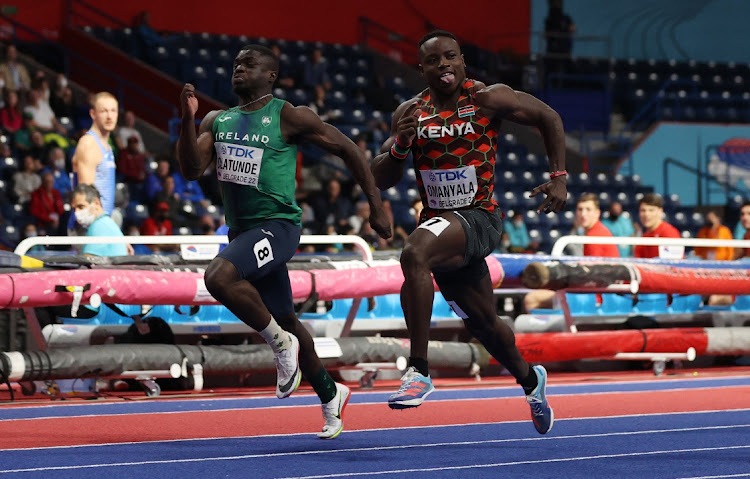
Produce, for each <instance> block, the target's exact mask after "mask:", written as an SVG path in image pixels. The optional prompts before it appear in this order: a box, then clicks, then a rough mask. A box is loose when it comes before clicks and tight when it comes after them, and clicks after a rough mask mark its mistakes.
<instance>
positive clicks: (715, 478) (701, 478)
mask: <svg viewBox="0 0 750 479" xmlns="http://www.w3.org/2000/svg"><path fill="white" fill-rule="evenodd" d="M724 477H750V472H745V473H742V474H724V475H721V476H694V477H681V478H680V479H720V478H724Z"/></svg>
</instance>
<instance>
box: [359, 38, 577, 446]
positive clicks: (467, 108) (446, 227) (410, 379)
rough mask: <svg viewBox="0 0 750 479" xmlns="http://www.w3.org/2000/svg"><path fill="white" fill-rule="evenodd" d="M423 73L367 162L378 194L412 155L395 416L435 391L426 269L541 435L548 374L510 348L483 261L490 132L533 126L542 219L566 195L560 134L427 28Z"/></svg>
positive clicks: (489, 215)
mask: <svg viewBox="0 0 750 479" xmlns="http://www.w3.org/2000/svg"><path fill="white" fill-rule="evenodd" d="M419 60H420V71H421V73H422V76H423V77H424V79H425V80H426V81H427V84H428V88H427V89H426V90H424V91H423V92H422V93H420V94H419V95H417V96H416V97H414V98H413V99H411V100H409V101H406V102H404V103H403V104H402V105H400V106H399V107H398V108H397V109H396V112H395V113H394V116H393V123H392V126H391V136H390V138H388V139H387V140H386V141H385V143H384V144H383V147H382V149H381V154H380V155H378V156H377V157H376V158H375V159H374V160H373V163H372V171H373V174H374V176H375V179H376V182H377V184H378V187H379V188H380V189H381V190H385V189H387V188H390V187H391V186H394V185H395V184H397V183H398V182H399V181H400V180H401V178H402V176H403V171H404V163H405V160H406V158H407V156H408V155H409V153H411V154H412V156H413V158H414V168H415V170H416V171H417V184H418V187H419V193H420V195H421V196H422V202H423V205H424V209H423V211H422V214H421V217H420V225H419V227H418V228H417V229H416V230H415V231H414V232H413V233H412V234H411V235H410V236H409V238H408V240H407V243H406V246H405V247H404V250H403V252H402V254H401V267H402V269H403V272H404V276H405V279H406V281H405V282H404V285H403V287H402V289H401V304H402V307H403V310H404V314H405V316H406V323H407V326H408V328H409V335H410V338H411V357H410V358H409V368H408V369H407V371H406V374H405V375H404V376H403V378H402V386H401V389H399V391H398V392H397V393H395V394H394V395H392V396H391V397H390V398H389V400H388V404H389V406H390V407H391V408H393V409H404V408H410V407H416V406H419V405H420V404H421V403H422V401H423V400H424V398H425V397H427V396H428V395H429V394H430V393H431V392H432V391H433V390H434V388H433V386H432V380H431V378H430V375H429V369H428V366H427V342H428V339H429V328H430V316H431V312H432V299H433V287H432V278H431V276H430V273H431V272H432V273H433V274H434V277H435V281H436V282H437V284H438V286H439V287H440V290H441V292H442V293H443V295H444V296H445V298H446V300H447V301H448V303H449V304H450V305H451V307H452V308H453V310H454V311H455V312H456V314H458V315H459V316H460V317H461V318H463V320H464V324H465V325H466V328H467V330H468V331H469V332H471V333H472V335H474V336H475V337H476V338H477V339H478V340H479V341H480V342H481V343H482V344H483V345H484V346H485V348H486V349H487V351H489V352H490V354H492V356H493V357H495V359H497V360H498V361H499V362H500V363H501V364H502V365H503V366H505V368H506V369H507V370H508V371H509V372H510V373H511V374H512V375H513V376H514V377H515V378H516V380H517V381H518V383H519V384H520V385H521V386H522V387H523V388H524V391H525V393H526V398H527V401H528V402H529V404H530V405H531V410H532V419H533V420H534V425H535V427H536V429H537V430H538V431H539V432H540V433H542V434H544V433H546V432H547V431H549V430H550V428H551V427H552V422H553V416H552V410H551V408H550V407H549V404H548V402H547V399H546V396H545V387H546V381H547V373H546V371H545V370H544V368H543V367H541V366H534V367H531V366H530V365H529V364H528V363H527V362H526V361H525V360H524V359H523V358H522V357H521V354H520V353H519V351H518V349H517V348H516V345H515V336H514V335H513V331H512V330H511V329H510V328H509V327H508V326H507V325H505V324H504V323H503V322H502V321H499V320H498V318H497V314H496V311H495V302H494V298H493V293H492V283H491V281H490V276H489V271H488V268H487V264H486V263H485V257H486V256H487V255H489V254H490V253H491V252H492V251H493V250H494V249H495V247H496V246H497V245H498V244H499V242H500V235H501V234H502V212H501V211H500V209H499V208H498V205H497V202H496V201H495V199H494V198H493V190H494V185H495V154H496V148H497V131H498V129H499V127H500V122H501V120H502V119H507V120H510V121H513V122H516V123H520V124H524V125H529V126H534V127H536V128H538V129H539V132H540V133H541V136H542V138H543V140H544V144H545V146H546V148H547V153H548V155H549V162H550V171H551V175H550V176H551V177H552V179H551V180H550V181H548V182H547V183H544V184H543V185H540V186H537V187H536V188H534V190H533V191H532V196H535V195H537V194H539V193H543V194H544V195H546V198H545V199H544V201H542V202H541V205H540V207H539V212H545V213H546V212H550V211H552V212H558V211H560V210H561V209H562V208H563V207H564V205H565V198H566V195H567V188H566V184H565V181H566V175H567V172H566V171H565V136H564V132H563V126H562V121H561V120H560V116H559V115H558V114H557V113H556V112H555V111H554V110H552V109H551V108H550V107H549V106H547V105H546V104H544V103H542V102H541V101H539V100H538V99H536V98H534V97H533V96H531V95H528V94H526V93H523V92H519V91H514V90H512V89H511V88H509V87H508V86H507V85H502V84H495V85H489V86H487V85H484V84H483V83H481V82H479V81H475V80H470V79H467V78H466V72H465V64H464V58H463V55H462V54H461V48H460V46H459V44H458V41H457V40H456V38H455V37H454V36H453V35H452V34H451V33H449V32H446V31H434V32H432V33H429V34H427V35H425V36H424V37H423V38H422V40H420V42H419Z"/></svg>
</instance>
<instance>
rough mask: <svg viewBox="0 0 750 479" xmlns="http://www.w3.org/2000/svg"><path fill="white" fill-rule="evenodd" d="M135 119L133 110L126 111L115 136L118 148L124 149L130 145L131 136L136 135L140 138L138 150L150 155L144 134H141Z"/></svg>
mask: <svg viewBox="0 0 750 479" xmlns="http://www.w3.org/2000/svg"><path fill="white" fill-rule="evenodd" d="M135 120H136V118H135V113H133V112H132V111H131V110H128V111H126V112H125V114H124V115H123V117H122V125H121V126H120V127H119V128H118V129H117V130H116V131H117V134H116V135H115V138H114V140H115V143H116V144H117V148H119V149H120V150H124V149H126V148H127V147H128V142H129V141H130V138H132V137H135V138H136V139H137V140H138V152H139V153H143V154H144V155H146V156H148V151H147V150H146V145H145V144H144V143H143V136H141V132H140V131H138V130H137V129H136V128H135Z"/></svg>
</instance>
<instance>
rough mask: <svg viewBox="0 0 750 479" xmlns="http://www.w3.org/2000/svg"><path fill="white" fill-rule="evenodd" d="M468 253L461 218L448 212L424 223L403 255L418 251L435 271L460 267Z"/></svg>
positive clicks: (411, 236) (411, 238)
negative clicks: (466, 252)
mask: <svg viewBox="0 0 750 479" xmlns="http://www.w3.org/2000/svg"><path fill="white" fill-rule="evenodd" d="M465 251H466V238H465V237H464V229H463V227H462V226H461V223H460V221H459V219H458V218H457V217H456V216H455V215H453V213H452V212H445V213H443V214H442V215H440V216H435V217H433V218H430V219H427V220H425V221H423V222H422V223H421V224H420V225H419V226H418V227H417V228H416V229H415V230H414V231H413V232H412V234H411V235H409V238H408V239H407V241H406V247H405V248H404V253H403V254H405V255H407V256H409V255H414V254H416V252H418V254H419V255H420V256H422V257H424V258H425V260H426V261H427V264H428V266H429V267H430V269H431V270H433V271H434V270H436V269H438V270H451V269H456V268H460V267H461V266H462V265H463V263H464V256H465Z"/></svg>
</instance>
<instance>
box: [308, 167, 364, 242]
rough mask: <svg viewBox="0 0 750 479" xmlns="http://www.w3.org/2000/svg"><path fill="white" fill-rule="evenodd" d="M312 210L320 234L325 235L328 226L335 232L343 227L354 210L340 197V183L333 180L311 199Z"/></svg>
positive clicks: (349, 202) (350, 203) (347, 200)
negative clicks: (331, 226) (334, 229)
mask: <svg viewBox="0 0 750 479" xmlns="http://www.w3.org/2000/svg"><path fill="white" fill-rule="evenodd" d="M312 208H313V211H314V212H315V222H316V223H317V224H318V228H317V229H318V231H319V232H320V234H325V231H326V227H327V226H328V225H333V226H334V227H335V228H336V229H337V230H338V229H340V228H342V227H344V226H345V225H346V223H347V221H348V220H349V217H350V216H351V215H352V214H353V210H354V207H353V205H352V202H351V201H350V200H349V198H346V197H344V196H342V195H341V183H339V181H338V180H337V179H335V178H331V179H330V180H328V183H326V188H325V191H321V192H320V194H318V195H317V196H316V197H315V198H313V202H312Z"/></svg>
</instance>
